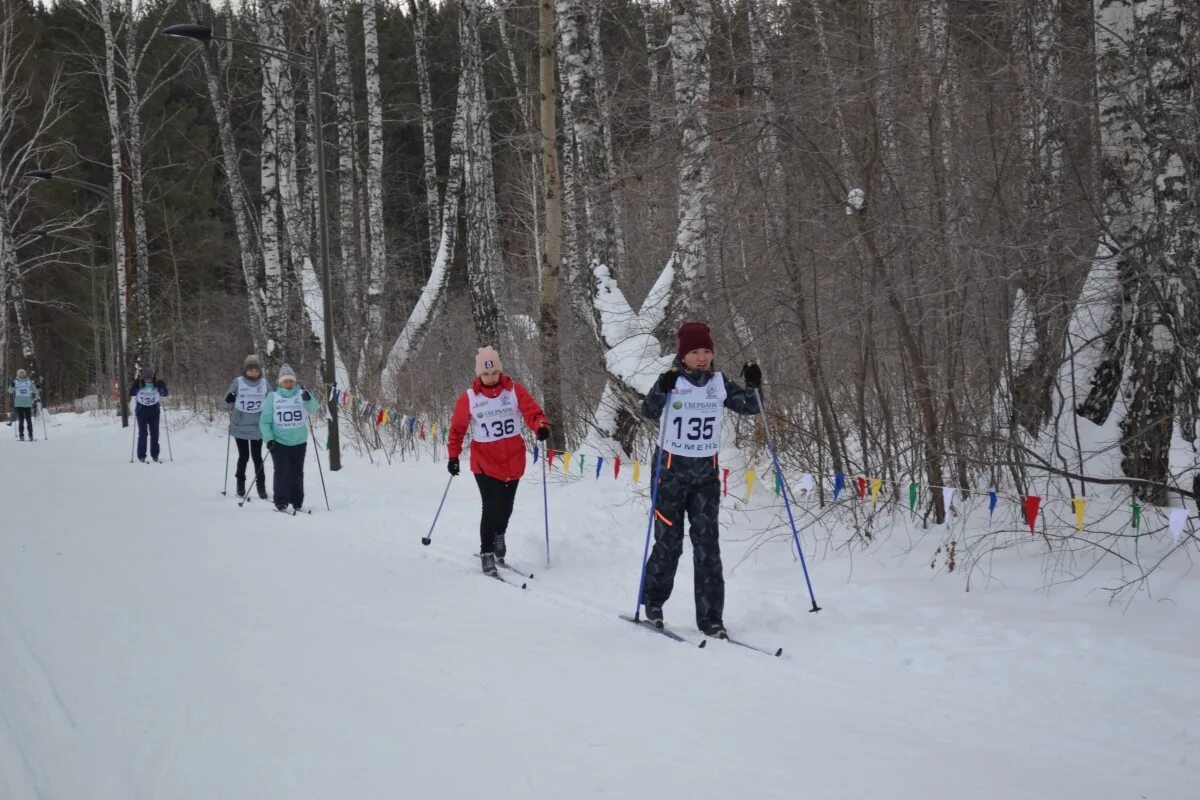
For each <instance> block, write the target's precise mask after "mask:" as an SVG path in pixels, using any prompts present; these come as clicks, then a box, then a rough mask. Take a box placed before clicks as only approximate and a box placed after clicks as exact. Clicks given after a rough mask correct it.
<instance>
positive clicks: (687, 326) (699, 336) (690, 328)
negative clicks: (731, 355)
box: [678, 322, 716, 358]
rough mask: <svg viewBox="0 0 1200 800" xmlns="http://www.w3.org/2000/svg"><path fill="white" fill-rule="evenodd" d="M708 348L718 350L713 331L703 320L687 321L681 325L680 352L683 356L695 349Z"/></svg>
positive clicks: (681, 356) (679, 354) (680, 355)
mask: <svg viewBox="0 0 1200 800" xmlns="http://www.w3.org/2000/svg"><path fill="white" fill-rule="evenodd" d="M701 348H707V349H709V350H716V347H714V346H713V340H712V333H711V332H710V331H709V329H708V326H707V325H705V324H704V323H703V322H685V323H683V324H682V325H680V326H679V352H678V356H679V357H680V358H683V357H684V356H685V355H687V354H688V353H690V352H692V351H693V350H699V349H701Z"/></svg>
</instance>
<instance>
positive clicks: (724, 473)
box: [721, 467, 729, 497]
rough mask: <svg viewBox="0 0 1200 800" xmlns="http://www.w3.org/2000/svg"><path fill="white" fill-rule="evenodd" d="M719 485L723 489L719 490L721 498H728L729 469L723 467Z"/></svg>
mask: <svg viewBox="0 0 1200 800" xmlns="http://www.w3.org/2000/svg"><path fill="white" fill-rule="evenodd" d="M721 484H722V487H723V488H722V490H721V496H722V497H728V496H729V467H725V469H723V470H722V471H721Z"/></svg>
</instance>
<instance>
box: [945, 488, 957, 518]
mask: <svg viewBox="0 0 1200 800" xmlns="http://www.w3.org/2000/svg"><path fill="white" fill-rule="evenodd" d="M953 502H954V487H953V486H943V487H942V509H943V510H944V511H945V512H946V521H947V522H949V521H950V504H951V503H953Z"/></svg>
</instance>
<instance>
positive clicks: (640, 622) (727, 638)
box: [620, 614, 783, 658]
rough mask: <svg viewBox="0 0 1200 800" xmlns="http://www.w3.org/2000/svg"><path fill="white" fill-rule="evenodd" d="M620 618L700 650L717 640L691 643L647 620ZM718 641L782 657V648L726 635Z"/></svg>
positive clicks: (668, 629) (690, 640)
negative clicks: (761, 644) (770, 647)
mask: <svg viewBox="0 0 1200 800" xmlns="http://www.w3.org/2000/svg"><path fill="white" fill-rule="evenodd" d="M620 616H621V619H623V620H625V621H626V622H632V623H634V624H635V625H637V626H638V627H641V628H645V629H646V630H649V631H653V632H655V633H658V634H662V635H663V636H665V637H667V638H668V639H671V640H672V641H676V642H681V643H683V644H690V645H692V646H694V647H698V648H702V647H704V646H705V645H706V644H708V640H709V638H714V639H718V637H706V638H704V639H701V640H700V642H699V643H697V642H695V641H693V640H692V639H689V638H687V637H686V636H683V635H682V634H680V633H678V632H676V631H673V630H671V629H670V628H667V627H662V628H660V627H658V626H657V625H655V624H654V623H652V622H650V621H649V620H644V619H635V618H633V617H630V616H628V615H626V614H621V615H620ZM718 640H719V641H725V642H728V643H729V644H732V645H737V646H738V647H744V648H746V649H747V650H753V651H754V652H756V653H762V654H763V655H764V656H773V657H776V658H778V657H779V656H781V655H783V648H782V647H779V648H775V649H768V648H766V647H759V646H758V645H756V644H751V643H750V642H744V641H742V640H741V639H735V638H733V637H732V636H728V635H727V636H725V637H724V638H723V639H718Z"/></svg>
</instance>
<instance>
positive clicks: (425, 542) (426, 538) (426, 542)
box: [421, 475, 454, 547]
mask: <svg viewBox="0 0 1200 800" xmlns="http://www.w3.org/2000/svg"><path fill="white" fill-rule="evenodd" d="M452 483H454V476H453V475H451V476H450V480H448V481H446V491H444V492H442V502H440V503H438V509H437V513H436V514H434V515H433V524H432V525H430V526H429V534H428V535H427V536H424V537H422V539H421V544H423V545H425V546H426V547H428V546H429V543H430V542H432V541H433V529H434V528H435V527H437V521H438V517H440V516H441V515H442V506H444V505H445V504H446V495H448V494H450V484H452Z"/></svg>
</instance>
